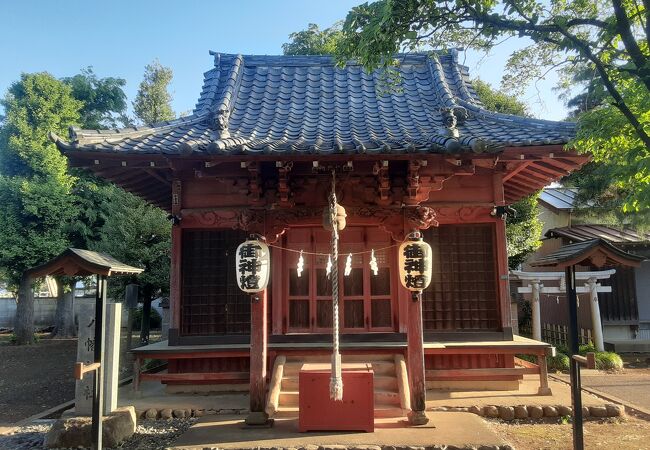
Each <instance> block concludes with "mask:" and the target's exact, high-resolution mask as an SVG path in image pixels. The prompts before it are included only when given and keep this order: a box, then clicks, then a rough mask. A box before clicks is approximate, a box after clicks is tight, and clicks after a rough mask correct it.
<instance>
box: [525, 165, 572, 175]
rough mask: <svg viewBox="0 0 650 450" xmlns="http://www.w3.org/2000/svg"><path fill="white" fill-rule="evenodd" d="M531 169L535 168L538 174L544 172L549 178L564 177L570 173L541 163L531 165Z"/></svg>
mask: <svg viewBox="0 0 650 450" xmlns="http://www.w3.org/2000/svg"><path fill="white" fill-rule="evenodd" d="M532 167H534V168H535V170H537V171H538V172H544V173H546V174H548V175H550V176H555V177H558V176H566V175H569V174H570V173H571V171H569V170H566V169H562V168H561V167H557V166H553V165H551V164H547V163H545V162H543V161H537V162H535V164H533V165H532Z"/></svg>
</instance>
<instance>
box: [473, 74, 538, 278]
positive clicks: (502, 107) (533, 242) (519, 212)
mask: <svg viewBox="0 0 650 450" xmlns="http://www.w3.org/2000/svg"><path fill="white" fill-rule="evenodd" d="M472 86H473V87H474V90H476V93H477V94H478V97H479V99H480V100H481V103H483V106H484V107H485V108H486V109H488V110H490V111H495V112H499V113H503V114H513V115H517V116H530V114H529V113H528V107H527V106H526V104H525V103H523V102H522V101H521V100H519V99H518V98H517V97H515V96H514V95H510V94H507V93H505V92H503V91H501V90H498V89H494V88H493V87H492V86H490V84H489V83H486V82H484V81H481V80H479V79H476V80H474V81H472ZM538 197H539V192H536V193H534V194H532V195H529V196H528V197H524V198H522V199H521V200H519V201H517V202H515V203H514V204H513V205H512V207H513V209H514V210H515V211H516V215H515V216H514V217H508V219H507V222H506V238H507V248H508V265H509V266H510V268H511V269H516V268H517V267H519V265H520V264H521V263H522V262H524V261H525V260H526V258H527V257H528V255H530V254H531V253H532V252H534V251H535V250H537V249H538V248H539V246H540V245H541V241H540V238H541V235H542V223H541V222H540V220H539V211H538V208H537V198H538Z"/></svg>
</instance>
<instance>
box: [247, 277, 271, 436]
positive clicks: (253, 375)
mask: <svg viewBox="0 0 650 450" xmlns="http://www.w3.org/2000/svg"><path fill="white" fill-rule="evenodd" d="M266 312H267V295H266V289H265V290H263V291H262V292H260V293H258V294H253V295H251V344H250V388H249V389H250V408H249V409H250V412H249V414H248V417H247V418H246V424H247V425H267V424H269V416H268V415H267V414H266V411H265V409H266V357H267V354H266V347H267V335H268V333H267V331H268V327H267V320H266Z"/></svg>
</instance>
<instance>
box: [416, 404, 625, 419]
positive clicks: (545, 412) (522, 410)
mask: <svg viewBox="0 0 650 450" xmlns="http://www.w3.org/2000/svg"><path fill="white" fill-rule="evenodd" d="M428 411H436V412H440V411H454V412H470V413H473V414H476V415H478V416H481V417H486V418H489V419H502V420H507V421H510V420H514V419H542V418H557V417H564V416H573V408H571V407H570V406H564V405H544V406H541V405H516V406H494V405H489V406H482V407H481V406H470V407H454V406H451V407H445V406H439V407H434V408H430V409H428ZM623 415H625V409H624V408H623V406H621V405H614V404H607V405H601V406H584V407H583V408H582V417H584V418H588V417H593V418H605V417H621V416H623Z"/></svg>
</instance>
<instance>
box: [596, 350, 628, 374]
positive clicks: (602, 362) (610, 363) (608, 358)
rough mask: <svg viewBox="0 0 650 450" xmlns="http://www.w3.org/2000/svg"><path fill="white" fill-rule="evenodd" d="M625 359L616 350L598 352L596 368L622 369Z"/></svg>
mask: <svg viewBox="0 0 650 450" xmlns="http://www.w3.org/2000/svg"><path fill="white" fill-rule="evenodd" d="M622 368H623V360H622V359H621V357H620V356H619V355H617V354H616V353H614V352H596V369H598V370H621V369H622Z"/></svg>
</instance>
